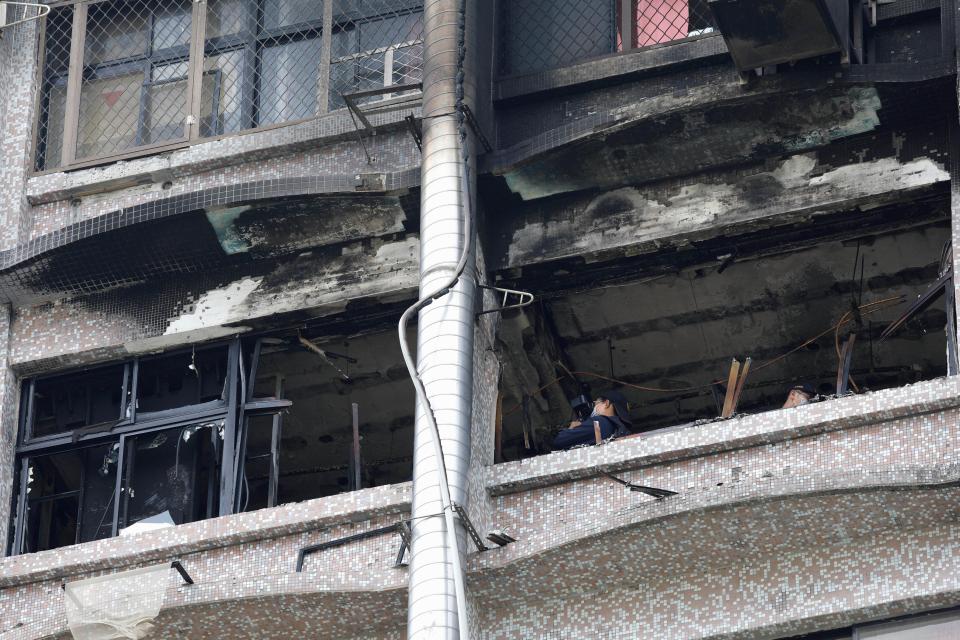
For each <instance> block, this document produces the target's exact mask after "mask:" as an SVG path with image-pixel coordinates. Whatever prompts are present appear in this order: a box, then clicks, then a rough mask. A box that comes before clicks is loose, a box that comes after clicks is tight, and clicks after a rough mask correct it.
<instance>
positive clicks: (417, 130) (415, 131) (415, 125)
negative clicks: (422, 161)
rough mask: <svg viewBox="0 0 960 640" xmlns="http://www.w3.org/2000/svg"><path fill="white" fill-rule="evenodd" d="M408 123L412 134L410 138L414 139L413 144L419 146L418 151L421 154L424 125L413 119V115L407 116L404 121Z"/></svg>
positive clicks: (408, 128)
mask: <svg viewBox="0 0 960 640" xmlns="http://www.w3.org/2000/svg"><path fill="white" fill-rule="evenodd" d="M403 121H404V122H406V123H407V130H408V131H409V132H410V137H412V138H413V142H414V143H415V144H416V145H417V149H419V150H420V152H421V153H422V152H423V124H422V123H421V122H420V121H419V120H417V119H416V118H414V117H413V114H412V113H410V114H407V117H405V118H404V119H403Z"/></svg>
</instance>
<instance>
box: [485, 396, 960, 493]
mask: <svg viewBox="0 0 960 640" xmlns="http://www.w3.org/2000/svg"><path fill="white" fill-rule="evenodd" d="M918 398H919V399H918ZM958 406H960V377H949V378H938V379H936V380H929V381H925V382H918V383H916V384H914V385H910V386H909V387H900V388H896V389H885V390H883V391H876V392H872V393H867V394H863V395H859V396H848V397H845V398H839V399H836V400H827V401H824V402H819V403H816V404H810V405H804V406H801V407H797V408H795V409H780V410H776V411H768V412H766V413H761V414H756V415H749V416H743V417H734V418H731V419H729V420H724V421H719V422H711V423H708V424H701V425H696V424H689V425H683V426H680V427H672V428H669V429H661V430H658V431H652V432H649V433H646V434H641V435H639V436H637V437H632V438H627V439H622V440H615V441H613V442H610V443H608V444H606V445H602V446H598V447H587V448H583V449H575V450H573V451H562V452H557V453H551V454H549V455H544V456H538V457H536V458H529V459H526V460H520V461H517V462H506V463H502V464H498V465H494V466H491V467H487V474H488V475H487V482H486V486H487V492H488V493H489V494H490V495H493V496H500V495H505V494H509V493H516V492H519V491H526V490H529V489H533V488H536V487H545V486H549V485H552V484H560V483H563V482H569V481H571V480H577V479H580V478H590V477H596V476H599V475H601V474H602V473H603V472H604V471H621V470H627V469H639V468H642V467H647V466H652V465H656V464H662V463H664V462H668V461H673V460H682V459H685V458H693V457H697V456H702V455H708V454H714V453H719V452H722V451H730V450H733V449H742V448H747V447H755V446H760V445H764V444H770V443H774V442H782V441H785V440H794V439H797V438H801V437H804V436H810V435H815V434H819V433H825V432H828V431H838V430H841V429H848V428H853V427H859V426H863V425H868V424H875V423H881V422H887V421H890V420H895V419H898V418H903V417H908V416H913V415H919V414H923V413H930V412H934V411H942V410H944V409H950V408H954V407H958Z"/></svg>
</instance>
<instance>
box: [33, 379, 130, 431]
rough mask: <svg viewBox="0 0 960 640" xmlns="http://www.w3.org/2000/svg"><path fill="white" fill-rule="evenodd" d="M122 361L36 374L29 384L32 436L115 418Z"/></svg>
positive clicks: (121, 389) (120, 394)
mask: <svg viewBox="0 0 960 640" xmlns="http://www.w3.org/2000/svg"><path fill="white" fill-rule="evenodd" d="M124 372H125V366H124V365H116V366H112V367H105V368H102V369H94V370H91V371H85V372H83V373H79V374H71V375H65V376H56V377H52V378H40V379H38V380H37V381H36V382H35V383H34V385H33V399H32V410H33V424H32V425H31V433H32V435H33V437H41V436H47V435H52V434H56V433H63V432H64V431H70V430H72V429H80V428H82V427H88V426H91V425H95V424H100V423H104V422H110V421H114V422H115V421H118V420H119V419H120V417H121V403H122V399H123V384H124Z"/></svg>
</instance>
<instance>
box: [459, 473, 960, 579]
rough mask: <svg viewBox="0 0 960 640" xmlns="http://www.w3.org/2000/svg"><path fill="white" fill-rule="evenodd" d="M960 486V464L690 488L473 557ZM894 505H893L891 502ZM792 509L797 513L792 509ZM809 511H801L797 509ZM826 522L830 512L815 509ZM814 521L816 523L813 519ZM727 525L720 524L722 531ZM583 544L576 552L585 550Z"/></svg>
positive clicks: (493, 564) (515, 555)
mask: <svg viewBox="0 0 960 640" xmlns="http://www.w3.org/2000/svg"><path fill="white" fill-rule="evenodd" d="M958 487H960V463H956V462H953V463H945V464H939V465H935V466H929V467H924V466H914V467H901V468H896V469H890V470H883V471H878V470H868V469H858V470H854V471H845V472H843V471H841V472H835V473H823V474H816V475H795V476H781V477H769V478H756V479H750V480H746V481H741V482H735V483H729V484H724V485H722V486H716V487H708V488H707V489H706V490H702V491H696V492H684V493H681V494H680V495H676V496H671V497H669V498H665V499H663V500H645V501H643V502H640V503H638V504H636V505H632V506H630V507H627V508H624V509H622V510H620V511H617V512H614V513H611V514H608V515H603V516H601V517H600V518H598V519H597V520H591V521H589V522H587V523H585V522H582V521H578V522H575V523H574V524H572V525H571V526H569V527H566V528H564V529H560V530H555V531H552V532H551V535H550V537H549V538H548V539H540V540H538V541H535V542H533V543H531V542H529V541H524V540H520V541H519V542H517V543H515V544H510V545H508V546H506V547H503V548H502V550H500V551H498V552H497V553H483V554H477V555H473V556H471V565H470V567H469V569H470V571H472V572H473V571H481V570H490V569H496V568H500V567H508V566H509V565H511V564H513V563H516V562H527V561H531V560H534V559H536V558H537V557H539V556H541V555H543V554H548V553H549V554H554V553H561V552H562V551H563V549H564V548H565V547H571V546H573V545H582V544H583V543H584V541H587V540H591V541H594V542H597V543H598V544H599V540H600V539H601V538H603V537H606V536H618V535H620V534H621V533H622V532H625V531H627V530H632V529H634V528H636V527H639V526H649V525H653V524H656V523H658V522H660V521H662V520H665V519H667V518H675V517H679V516H694V517H695V516H696V514H698V513H700V512H704V513H706V512H718V511H719V510H724V509H725V510H730V511H731V513H733V515H732V516H731V517H732V519H733V520H737V519H740V521H744V520H749V519H750V518H749V517H748V516H747V515H746V514H747V512H748V511H752V512H756V513H766V514H767V515H766V517H767V518H772V517H773V516H772V513H771V510H770V509H769V507H768V505H770V504H772V503H779V502H786V501H802V500H806V499H813V498H817V497H822V496H831V495H848V496H853V495H861V494H869V493H877V492H886V493H889V492H903V491H951V492H952V493H950V494H949V496H948V497H947V498H944V501H945V502H947V503H950V502H952V501H953V500H955V497H956V495H957V489H958ZM891 508H892V505H891ZM786 511H787V512H793V510H792V509H787V510H786ZM801 512H803V513H805V511H804V510H803V509H798V510H797V513H798V514H799V513H801ZM815 512H816V513H818V514H819V515H820V516H821V517H823V518H824V520H825V521H827V520H828V518H827V515H826V511H825V510H823V509H817V510H815ZM809 524H811V526H813V525H812V523H809ZM720 529H722V528H720V527H718V531H719V530H720ZM582 551H583V550H582V548H580V547H579V546H578V547H577V551H575V552H573V555H576V554H577V553H579V552H582Z"/></svg>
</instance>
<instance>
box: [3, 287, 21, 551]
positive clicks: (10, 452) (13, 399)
mask: <svg viewBox="0 0 960 640" xmlns="http://www.w3.org/2000/svg"><path fill="white" fill-rule="evenodd" d="M10 315H11V311H10V305H9V304H5V305H2V306H0V543H2V544H3V551H6V548H7V544H8V540H7V537H8V536H7V533H8V531H9V526H8V525H9V523H10V507H11V494H12V492H13V485H14V482H13V479H14V446H15V445H16V442H17V418H16V416H17V379H16V376H14V375H13V372H12V371H11V370H10V366H9V353H10ZM2 555H3V554H2V553H0V556H2Z"/></svg>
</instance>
